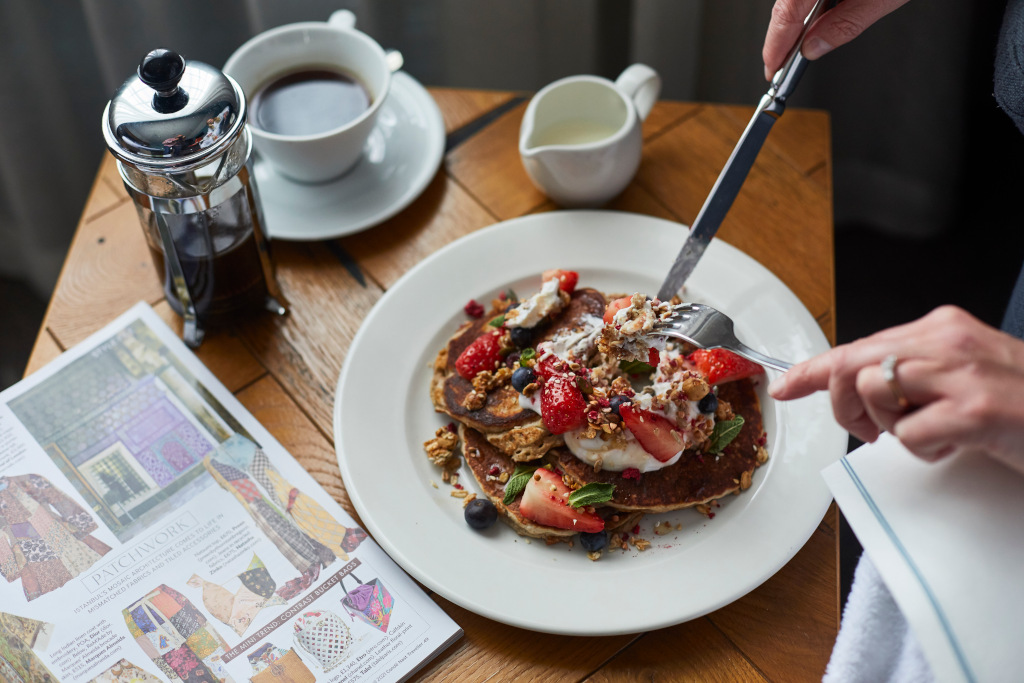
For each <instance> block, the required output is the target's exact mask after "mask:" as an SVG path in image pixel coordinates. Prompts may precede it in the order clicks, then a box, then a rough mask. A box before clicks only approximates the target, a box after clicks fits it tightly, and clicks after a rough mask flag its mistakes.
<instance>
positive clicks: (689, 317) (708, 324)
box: [651, 304, 793, 372]
mask: <svg viewBox="0 0 1024 683" xmlns="http://www.w3.org/2000/svg"><path fill="white" fill-rule="evenodd" d="M651 334H653V335H659V336H665V337H676V338H677V339H682V340H683V341H687V342H690V343H691V344H693V345H694V346H698V347H700V348H702V349H728V350H729V351H732V352H733V353H735V354H736V355H738V356H742V357H744V358H746V359H747V360H750V361H753V362H755V363H757V364H758V365H763V366H765V367H767V368H772V369H773V370H779V371H780V372H785V371H786V370H789V369H790V368H791V367H793V364H792V363H787V362H786V361H781V360H778V359H776V358H772V357H771V356H766V355H764V354H763V353H759V352H757V351H755V350H754V349H752V348H750V347H749V346H747V345H746V344H744V343H743V342H741V341H740V340H739V339H737V338H736V333H735V332H734V331H733V324H732V318H730V317H729V316H727V315H726V314H725V313H722V312H721V311H718V310H716V309H714V308H711V306H707V305H705V304H678V305H676V306H673V307H672V315H671V317H669V318H666V319H664V320H659V321H658V322H656V323H655V324H654V329H653V330H652V331H651Z"/></svg>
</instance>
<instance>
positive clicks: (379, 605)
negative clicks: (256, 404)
mask: <svg viewBox="0 0 1024 683" xmlns="http://www.w3.org/2000/svg"><path fill="white" fill-rule="evenodd" d="M0 531H2V534H0V573H2V575H3V577H4V579H6V581H0V605H2V610H0V680H3V681H26V682H27V681H52V682H54V683H56V682H58V681H59V682H60V683H75V682H77V681H97V682H100V681H102V682H108V681H109V682H120V681H144V682H148V681H177V680H179V679H180V680H187V681H189V682H193V681H207V682H210V683H220V682H233V681H253V682H254V683H266V682H267V681H293V682H303V683H304V682H308V681H323V682H328V683H341V682H343V681H357V680H366V681H397V680H402V679H403V678H405V677H407V676H408V675H409V674H411V673H412V672H414V671H415V670H417V669H418V668H419V667H420V666H422V665H423V663H424V662H426V661H427V660H429V659H430V658H431V657H432V656H434V655H436V654H437V653H438V652H440V651H441V650H443V649H444V648H445V647H446V646H447V645H448V644H449V643H451V642H453V641H454V640H455V639H457V638H458V637H459V636H460V635H461V629H459V627H458V626H457V625H456V624H455V623H454V622H453V621H452V620H451V619H450V618H449V617H448V616H447V615H446V614H445V613H444V612H443V611H442V610H441V609H440V608H439V607H438V606H437V605H436V604H435V603H434V602H433V601H432V600H430V598H429V597H428V596H427V595H426V594H425V593H424V592H423V591H422V590H421V589H420V588H419V587H418V586H417V585H416V584H415V583H414V582H413V581H412V580H411V579H410V578H409V577H408V576H407V575H406V574H405V573H404V572H403V571H402V570H401V569H400V568H399V567H398V566H397V565H396V564H395V563H394V562H393V561H392V560H391V559H390V558H389V557H388V556H387V555H386V554H385V553H384V552H383V551H382V550H381V549H380V548H379V547H378V546H377V545H376V544H375V543H374V542H373V540H372V539H370V538H368V537H367V535H366V533H365V532H364V531H363V530H362V529H360V528H359V527H358V526H357V525H356V523H355V522H354V521H353V519H352V518H351V517H350V516H349V515H348V514H347V513H346V512H345V511H344V510H342V508H341V507H340V506H339V505H338V504H337V503H336V502H335V501H334V500H333V499H332V498H331V497H330V496H329V495H327V493H326V492H325V491H324V490H323V489H322V488H321V487H320V486H319V485H318V484H317V483H316V482H315V481H314V480H313V478H312V477H310V476H309V474H308V473H307V472H306V471H305V470H304V469H303V468H302V467H301V466H300V465H299V464H298V462H297V461H295V459H294V458H293V457H292V456H291V455H290V454H289V453H288V452H287V451H285V449H284V448H283V447H282V446H281V445H280V444H279V443H278V442H277V441H276V440H275V439H274V438H273V437H272V436H271V435H270V434H269V433H268V432H267V431H266V429H264V428H263V427H262V426H261V425H260V424H259V423H258V422H257V421H256V420H255V418H253V417H252V415H250V414H249V413H248V411H246V410H245V408H244V407H243V406H242V405H241V404H240V403H239V402H238V401H237V400H236V399H235V398H234V396H232V395H231V393H230V392H229V391H227V389H225V388H224V387H223V385H221V384H220V382H218V381H217V379H216V378H215V377H214V376H213V374H212V373H210V372H209V370H207V369H206V367H205V366H203V365H202V363H201V362H200V361H199V360H198V359H197V358H196V357H195V356H194V355H193V354H192V353H191V352H190V351H189V350H188V349H187V348H186V347H185V345H184V344H183V343H182V342H181V341H180V340H179V339H178V338H177V337H176V336H175V335H174V333H173V332H172V331H171V330H170V329H169V328H168V327H167V326H166V325H165V324H164V323H163V321H161V320H160V319H159V317H157V315H156V314H155V313H154V312H153V311H152V309H150V308H149V306H147V305H146V304H139V305H137V306H135V307H134V308H133V309H131V310H130V311H128V312H127V313H125V314H124V315H122V316H121V317H119V318H118V319H117V320H115V321H114V322H113V323H111V324H110V325H109V326H107V327H106V328H104V329H103V330H101V331H100V332H98V333H96V334H95V335H93V336H92V337H90V338H89V339H87V340H86V341H85V342H83V343H82V344H80V345H79V346H76V347H75V348H74V349H71V350H70V351H68V352H66V353H65V354H64V355H62V356H61V357H60V358H58V359H57V360H55V361H54V362H53V363H51V364H50V365H48V366H47V367H46V368H44V369H42V370H40V371H39V372H37V373H35V374H33V375H32V376H31V377H28V378H26V379H25V380H23V381H22V382H20V383H19V384H17V385H15V386H14V387H11V388H10V389H8V390H6V391H4V392H2V393H0Z"/></svg>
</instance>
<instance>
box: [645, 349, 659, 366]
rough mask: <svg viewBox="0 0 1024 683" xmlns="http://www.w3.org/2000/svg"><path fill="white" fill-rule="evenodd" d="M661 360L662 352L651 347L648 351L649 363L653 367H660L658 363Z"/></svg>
mask: <svg viewBox="0 0 1024 683" xmlns="http://www.w3.org/2000/svg"><path fill="white" fill-rule="evenodd" d="M660 362H661V354H660V353H658V349H653V348H652V349H651V350H650V351H649V352H648V353H647V364H648V365H650V366H651V367H652V368H656V367H658V363H660Z"/></svg>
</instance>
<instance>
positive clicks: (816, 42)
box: [801, 36, 832, 59]
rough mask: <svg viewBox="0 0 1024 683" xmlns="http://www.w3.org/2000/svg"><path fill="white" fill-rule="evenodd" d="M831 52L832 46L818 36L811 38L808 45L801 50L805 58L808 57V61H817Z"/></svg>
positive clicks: (805, 44)
mask: <svg viewBox="0 0 1024 683" xmlns="http://www.w3.org/2000/svg"><path fill="white" fill-rule="evenodd" d="M831 51H832V46H831V45H829V44H828V43H826V42H825V41H824V40H822V39H821V38H819V37H818V36H814V37H813V38H810V39H809V40H808V41H807V42H806V43H804V46H803V48H802V49H801V52H803V53H804V57H807V59H817V58H818V57H821V56H822V55H824V54H828V53H829V52H831Z"/></svg>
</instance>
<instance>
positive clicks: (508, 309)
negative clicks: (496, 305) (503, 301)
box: [505, 301, 519, 313]
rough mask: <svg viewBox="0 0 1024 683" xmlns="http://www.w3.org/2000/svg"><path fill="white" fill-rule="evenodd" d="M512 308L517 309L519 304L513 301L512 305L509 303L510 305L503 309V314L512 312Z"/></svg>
mask: <svg viewBox="0 0 1024 683" xmlns="http://www.w3.org/2000/svg"><path fill="white" fill-rule="evenodd" d="M513 308H519V302H518V301H513V302H512V303H510V304H509V305H508V306H506V307H505V312H506V313H508V312H509V311H511V310H512V309H513Z"/></svg>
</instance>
